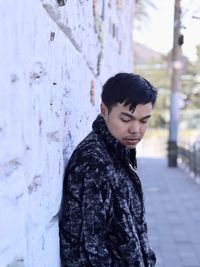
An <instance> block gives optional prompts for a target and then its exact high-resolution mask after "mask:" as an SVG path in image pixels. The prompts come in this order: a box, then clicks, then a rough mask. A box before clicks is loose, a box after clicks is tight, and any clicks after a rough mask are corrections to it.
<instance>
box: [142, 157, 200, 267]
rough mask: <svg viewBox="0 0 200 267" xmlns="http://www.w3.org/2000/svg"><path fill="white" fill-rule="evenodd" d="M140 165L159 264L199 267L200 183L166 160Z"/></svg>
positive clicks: (150, 160)
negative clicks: (169, 166)
mask: <svg viewBox="0 0 200 267" xmlns="http://www.w3.org/2000/svg"><path fill="white" fill-rule="evenodd" d="M138 166H139V175H140V178H141V182H142V184H143V189H144V194H145V205H146V219H147V223H148V229H149V240H150V244H151V246H152V247H153V249H154V250H155V252H156V255H157V264H156V267H200V185H198V184H197V183H196V182H194V180H192V179H191V178H190V177H188V174H187V173H186V172H184V171H183V170H182V169H179V168H168V167H167V162H166V160H164V159H159V158H156V159H153V158H143V159H139V161H138Z"/></svg>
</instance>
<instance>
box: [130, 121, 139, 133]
mask: <svg viewBox="0 0 200 267" xmlns="http://www.w3.org/2000/svg"><path fill="white" fill-rule="evenodd" d="M139 132H140V127H139V122H138V121H133V122H132V123H131V125H130V127H129V133H130V134H138V133H139Z"/></svg>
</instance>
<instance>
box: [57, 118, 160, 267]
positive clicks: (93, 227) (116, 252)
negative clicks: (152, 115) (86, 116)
mask: <svg viewBox="0 0 200 267" xmlns="http://www.w3.org/2000/svg"><path fill="white" fill-rule="evenodd" d="M135 166H136V158H135V149H133V150H128V149H126V148H125V147H124V146H123V145H122V144H120V143H119V142H118V141H117V140H116V139H115V138H114V137H113V136H112V135H111V134H110V133H109V131H108V129H107V127H106V124H105V122H104V120H103V118H102V117H101V115H99V116H98V117H97V119H96V120H95V121H94V123H93V131H92V132H91V133H90V134H89V135H88V136H87V137H86V138H85V139H84V140H83V141H82V142H81V143H80V144H79V145H78V147H77V148H76V149H75V151H74V152H73V154H72V156H71V158H70V160H69V163H68V166H67V168H66V171H65V177H64V184H63V199H62V205H61V212H60V223H59V230H60V253H61V262H62V266H63V267H66V266H69V267H92V266H94V267H111V266H112V267H125V266H127V267H144V266H145V267H150V266H154V265H155V261H156V259H155V254H154V252H153V251H152V250H151V249H150V247H149V242H148V237H147V227H146V222H145V217H144V201H143V192H142V188H141V183H140V180H139V177H138V176H137V174H136V172H135V170H134V168H135Z"/></svg>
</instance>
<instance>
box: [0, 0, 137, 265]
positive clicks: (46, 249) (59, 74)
mask: <svg viewBox="0 0 200 267" xmlns="http://www.w3.org/2000/svg"><path fill="white" fill-rule="evenodd" d="M132 2H133V1H132V0H105V1H100V0H94V1H92V0H77V1H72V0H68V1H66V0H65V5H64V6H59V5H58V3H57V1H56V0H43V1H39V0H34V1H27V0H18V1H13V0H6V1H3V0H0V25H1V30H0V40H1V42H0V59H1V61H0V66H1V68H0V81H1V89H0V240H1V242H0V266H1V267H24V266H26V267H57V266H59V239H58V225H57V223H58V220H57V216H56V215H57V212H58V210H59V205H60V199H61V192H62V177H63V169H64V165H65V163H66V161H67V159H68V158H69V156H70V154H71V151H72V149H73V148H74V147H75V146H76V145H77V143H78V142H79V141H80V140H81V139H82V138H83V137H84V136H85V135H86V134H87V133H88V132H89V131H90V129H91V122H92V121H93V119H94V118H95V117H96V115H97V113H98V112H99V104H100V97H99V96H100V93H101V85H102V83H103V82H104V81H105V80H106V79H107V78H108V77H109V76H111V75H113V74H115V73H116V72H119V71H132V51H131V49H132V37H131V32H132V10H133V6H132ZM91 87H92V88H93V90H94V97H91Z"/></svg>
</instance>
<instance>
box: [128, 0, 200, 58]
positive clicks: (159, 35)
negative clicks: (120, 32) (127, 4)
mask: <svg viewBox="0 0 200 267" xmlns="http://www.w3.org/2000/svg"><path fill="white" fill-rule="evenodd" d="M152 3H154V4H155V6H156V7H157V8H156V9H154V8H152V7H150V6H149V7H148V9H147V12H148V14H149V19H148V22H147V23H145V24H143V27H142V29H140V30H134V33H133V35H134V40H135V41H138V42H140V43H143V44H145V45H147V46H149V47H150V48H152V49H154V50H156V51H159V52H162V53H166V52H168V51H170V50H171V49H172V44H173V20H174V0H161V1H160V0H152ZM181 3H182V26H183V27H182V30H181V32H182V34H183V35H184V44H183V46H182V49H183V54H184V55H185V56H187V57H188V58H189V59H190V60H191V61H194V60H195V59H196V45H197V44H200V19H194V18H192V16H196V17H200V1H199V0H182V1H181Z"/></svg>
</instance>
